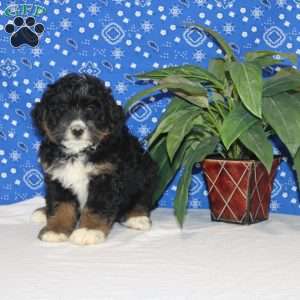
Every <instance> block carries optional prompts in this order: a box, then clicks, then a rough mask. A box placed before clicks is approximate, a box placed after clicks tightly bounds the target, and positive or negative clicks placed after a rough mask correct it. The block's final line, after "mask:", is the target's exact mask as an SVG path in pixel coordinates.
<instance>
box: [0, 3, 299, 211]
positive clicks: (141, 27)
mask: <svg viewBox="0 0 300 300" xmlns="http://www.w3.org/2000/svg"><path fill="white" fill-rule="evenodd" d="M22 4H27V5H31V6H32V7H34V5H40V6H43V7H44V8H45V10H46V11H45V13H44V14H41V15H39V16H36V17H35V18H36V19H37V22H40V23H42V24H43V25H44V27H45V31H44V33H43V34H42V35H41V36H40V42H39V44H38V46H36V47H35V48H31V47H29V46H28V45H23V46H21V47H19V48H13V47H12V46H11V45H10V37H9V34H8V33H6V32H5V30H4V28H5V25H6V24H7V23H8V22H12V20H13V17H9V16H7V15H6V14H5V9H6V8H7V7H8V6H9V5H15V7H16V8H18V5H19V6H20V5H22ZM17 11H18V10H17ZM20 11H21V10H19V12H20ZM23 13H24V11H23ZM28 15H30V11H29V12H28ZM299 20H300V1H297V0H276V1H275V0H274V1H270V0H245V1H235V0H171V1H161V0H131V1H130V0H112V1H106V0H87V1H70V0H54V1H49V0H26V1H25V0H24V1H9V0H8V1H0V40H1V44H0V111H1V114H0V204H8V203H15V202H18V201H22V200H24V199H26V198H30V197H33V196H35V195H37V194H38V195H40V194H43V191H44V190H43V176H42V172H41V170H40V167H39V164H38V161H37V151H38V148H39V145H40V142H39V139H38V137H37V136H36V134H35V131H34V129H33V128H32V124H31V119H30V111H31V109H32V107H33V105H34V103H35V102H38V101H39V100H40V97H41V94H42V91H43V89H44V88H45V86H46V85H47V84H49V83H52V82H54V81H55V80H56V79H57V78H59V77H61V76H63V75H65V74H67V73H69V72H82V73H83V72H85V73H88V74H92V75H95V76H99V77H101V78H103V79H104V80H105V85H106V86H108V87H111V88H112V90H113V93H114V96H115V98H116V100H117V103H119V104H124V103H125V102H126V101H127V100H128V98H129V97H130V96H132V95H133V94H134V93H136V92H137V91H139V90H141V89H143V88H144V87H145V85H141V83H136V82H135V79H134V74H137V73H140V72H143V71H149V70H152V69H156V68H160V67H167V66H174V65H181V64H185V63H194V64H199V65H201V66H204V67H206V66H207V63H208V60H209V59H210V58H212V57H215V56H219V55H220V54H221V51H220V49H219V48H218V47H217V46H216V45H215V44H214V43H213V41H211V40H210V39H209V38H208V37H207V36H206V35H205V34H204V33H203V32H201V31H195V30H193V29H187V28H185V27H184V25H186V24H188V23H193V22H194V23H200V24H203V25H206V26H209V27H210V28H212V29H214V30H216V31H217V32H219V33H220V34H222V35H224V36H225V37H226V39H227V40H228V41H229V42H230V44H231V46H232V48H233V49H234V51H235V53H236V54H237V55H240V56H242V55H243V54H245V53H246V52H247V51H250V50H261V49H270V50H276V51H285V52H286V51H290V52H293V53H297V54H300V31H299V30H298V28H299V25H298V24H299ZM169 103H170V99H169V98H168V97H165V98H164V100H160V101H156V98H155V97H153V96H152V97H149V98H148V99H147V100H146V99H144V100H142V101H140V102H139V103H138V104H137V105H136V106H134V107H133V108H132V109H131V110H130V118H129V121H128V126H129V128H130V130H131V131H132V132H133V133H134V134H135V135H137V136H138V137H139V139H140V141H141V142H142V143H143V144H145V138H146V137H147V136H148V135H149V133H151V132H152V130H153V129H154V128H155V126H156V125H157V123H158V121H159V117H160V116H161V114H162V113H163V112H164V111H165V107H166V106H167V105H168V104H169ZM179 176H180V174H178V175H177V176H176V178H175V179H174V181H173V182H172V183H171V184H170V186H169V188H168V189H167V191H166V192H165V194H164V196H163V197H162V199H161V201H160V205H161V206H164V207H171V206H172V205H173V199H174V196H175V193H176V189H177V182H178V178H179ZM137 180H138V179H137ZM189 193H190V201H189V207H190V208H207V207H208V202H207V190H206V187H205V184H204V182H203V177H202V174H201V170H200V168H199V166H196V167H195V170H194V175H193V180H192V184H191V187H190V191H189ZM271 210H272V211H274V212H282V213H290V214H300V207H299V198H298V189H297V186H296V183H295V180H294V174H293V172H292V170H291V168H290V167H289V165H288V163H287V162H286V161H283V162H282V163H281V165H280V167H279V168H278V172H277V176H276V180H275V182H274V187H273V193H272V203H271Z"/></svg>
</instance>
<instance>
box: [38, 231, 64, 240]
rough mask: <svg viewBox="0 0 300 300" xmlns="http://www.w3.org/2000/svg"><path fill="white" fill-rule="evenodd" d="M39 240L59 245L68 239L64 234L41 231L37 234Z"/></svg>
mask: <svg viewBox="0 0 300 300" xmlns="http://www.w3.org/2000/svg"><path fill="white" fill-rule="evenodd" d="M39 239H40V240H42V241H44V242H50V243H59V242H64V241H66V240H67V239H68V236H67V235H66V234H65V233H62V232H61V233H58V232H54V231H52V230H47V229H42V230H41V231H40V233H39Z"/></svg>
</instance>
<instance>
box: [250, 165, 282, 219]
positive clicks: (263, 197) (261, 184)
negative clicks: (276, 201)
mask: <svg viewBox="0 0 300 300" xmlns="http://www.w3.org/2000/svg"><path fill="white" fill-rule="evenodd" d="M278 164H279V160H274V162H273V166H272V170H271V173H270V175H269V174H268V172H267V171H266V169H265V168H264V166H263V165H262V164H261V163H259V162H254V164H253V175H252V181H251V184H250V191H252V192H251V194H250V196H249V200H250V201H251V202H250V203H251V207H250V211H249V217H250V220H251V222H255V221H256V220H265V219H267V218H268V217H269V198H270V195H271V192H272V182H273V179H274V176H275V171H276V168H277V166H278ZM269 176H270V177H269Z"/></svg>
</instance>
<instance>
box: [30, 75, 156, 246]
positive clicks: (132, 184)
mask: <svg viewBox="0 0 300 300" xmlns="http://www.w3.org/2000/svg"><path fill="white" fill-rule="evenodd" d="M32 118H33V123H34V125H35V126H36V127H37V129H38V131H39V133H40V135H41V136H42V142H41V146H40V149H39V157H40V161H41V165H42V168H43V171H44V176H45V186H46V196H45V198H46V207H45V208H44V209H42V210H41V209H40V210H38V213H41V212H43V210H44V211H45V213H46V218H47V224H46V226H45V227H44V228H43V229H42V230H41V231H40V233H39V238H40V239H41V240H43V241H47V242H61V241H65V240H67V239H70V241H71V242H73V243H75V244H79V245H89V244H96V243H100V242H102V241H104V240H105V238H106V237H107V235H108V234H109V232H110V230H111V228H112V226H113V224H114V222H121V223H122V224H124V225H126V226H128V227H130V228H134V229H139V230H147V229H150V227H151V221H150V211H151V209H152V208H153V207H152V199H151V198H152V195H153V189H154V184H155V178H156V165H155V163H154V162H153V161H152V159H151V158H150V156H149V154H148V153H147V152H146V151H145V150H144V149H143V148H142V147H141V145H140V144H139V142H138V140H137V139H136V138H135V137H134V136H133V135H131V134H130V133H129V131H128V128H127V126H126V124H125V115H124V112H123V110H122V108H121V107H120V106H118V105H117V104H116V103H115V101H114V99H113V97H112V95H111V90H110V89H108V88H106V87H105V85H104V84H103V82H102V81H101V80H99V79H98V78H96V77H93V76H89V75H82V74H68V75H66V76H64V77H62V78H61V79H59V80H58V81H57V82H55V83H54V84H51V85H49V86H48V88H47V89H46V91H45V92H44V94H43V96H42V99H41V102H40V103H37V104H36V106H35V108H34V109H33V111H32ZM77 223H78V224H77Z"/></svg>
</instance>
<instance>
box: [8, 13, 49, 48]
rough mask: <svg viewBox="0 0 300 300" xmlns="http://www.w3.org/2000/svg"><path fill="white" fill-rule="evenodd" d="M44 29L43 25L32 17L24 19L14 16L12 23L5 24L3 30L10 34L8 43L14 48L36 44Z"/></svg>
mask: <svg viewBox="0 0 300 300" xmlns="http://www.w3.org/2000/svg"><path fill="white" fill-rule="evenodd" d="M44 30H45V29H44V25H43V24H41V23H36V22H35V19H34V18H33V17H28V18H26V19H25V20H24V19H23V18H22V17H16V18H15V19H14V21H13V23H8V24H6V26H5V31H6V32H7V33H9V34H11V37H10V43H11V45H12V46H13V47H15V48H17V47H20V46H22V45H29V46H31V47H35V46H37V45H38V43H39V39H40V36H41V34H42V33H43V32H44Z"/></svg>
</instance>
